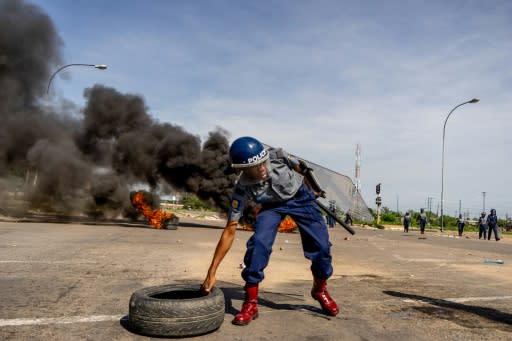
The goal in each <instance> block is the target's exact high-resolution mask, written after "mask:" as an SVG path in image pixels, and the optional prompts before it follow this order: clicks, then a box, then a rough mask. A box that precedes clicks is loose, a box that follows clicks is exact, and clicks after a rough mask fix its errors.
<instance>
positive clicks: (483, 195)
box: [482, 192, 486, 212]
mask: <svg viewBox="0 0 512 341" xmlns="http://www.w3.org/2000/svg"><path fill="white" fill-rule="evenodd" d="M485 193H486V192H482V198H483V204H484V206H483V207H484V208H483V210H482V212H485Z"/></svg>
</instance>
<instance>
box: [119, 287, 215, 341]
mask: <svg viewBox="0 0 512 341" xmlns="http://www.w3.org/2000/svg"><path fill="white" fill-rule="evenodd" d="M199 289H200V286H198V285H197V286H193V285H187V284H174V285H162V286H155V287H148V288H144V289H140V290H138V291H135V292H134V293H133V294H132V297H131V298H130V307H129V328H130V329H131V330H132V331H133V332H135V333H138V334H142V335H147V336H167V337H186V336H195V335H201V334H206V333H209V332H211V331H214V330H216V329H218V328H219V327H220V325H221V324H222V322H224V310H225V305H224V294H223V293H222V291H221V290H220V289H218V288H213V290H212V291H211V292H210V293H209V294H208V295H207V296H203V295H202V294H201V292H200V291H199Z"/></svg>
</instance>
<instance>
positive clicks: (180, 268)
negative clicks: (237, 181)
mask: <svg viewBox="0 0 512 341" xmlns="http://www.w3.org/2000/svg"><path fill="white" fill-rule="evenodd" d="M223 224H224V222H223V221H219V220H217V221H207V220H200V221H199V220H190V219H189V220H186V219H182V221H181V222H180V226H179V228H178V229H177V230H155V229H151V228H149V227H144V226H143V225H130V224H115V223H113V224H105V225H99V224H86V223H83V222H81V223H69V224H57V223H48V222H46V223H42V222H30V223H27V222H24V223H20V222H9V221H4V222H0V339H1V340H148V339H150V338H148V337H145V336H140V335H137V334H134V333H132V332H131V331H130V330H129V329H128V328H127V327H126V321H127V315H128V302H129V299H130V296H131V294H132V293H133V292H134V291H136V290H138V289H141V288H144V287H147V286H153V285H163V284H170V283H192V284H197V285H199V284H200V283H202V280H203V276H204V275H205V273H206V270H207V268H208V265H209V263H210V260H211V256H212V254H213V251H214V248H215V245H216V243H217V240H218V238H219V236H220V234H221V232H222V229H221V226H223ZM355 230H356V235H355V236H350V235H349V234H348V233H347V232H345V231H344V230H343V229H342V228H340V227H339V226H338V227H335V228H332V229H330V234H331V241H332V243H333V246H332V253H333V259H334V268H335V273H334V275H333V277H332V278H331V279H330V280H329V282H328V283H329V290H330V293H331V295H332V296H333V297H334V298H335V299H336V300H337V302H338V304H339V305H340V307H341V313H340V314H339V315H338V316H336V317H334V318H333V317H329V316H326V315H324V314H323V313H322V312H321V310H320V309H319V308H318V305H317V303H316V301H314V300H313V299H312V298H311V297H310V295H309V291H310V289H311V275H310V272H309V263H308V261H307V260H306V259H305V258H304V257H303V255H302V250H301V245H300V236H299V234H297V233H289V234H282V233H280V234H278V236H277V240H276V243H275V245H274V250H273V253H272V256H271V260H270V265H269V267H268V268H267V271H266V279H265V281H264V282H263V283H262V285H261V294H260V316H259V318H258V319H257V320H255V321H253V322H252V323H251V324H250V325H248V326H245V327H238V326H234V325H232V324H231V320H232V319H233V316H234V314H236V313H237V311H238V309H240V306H241V303H242V300H243V291H242V285H243V281H242V279H241V278H240V268H241V263H242V258H243V254H244V250H245V242H246V240H247V239H248V238H249V236H250V232H246V231H239V232H237V236H236V240H235V242H234V244H233V247H232V249H231V252H230V253H229V254H228V255H227V256H226V258H225V260H224V262H223V263H222V265H221V267H220V269H219V272H218V282H217V286H218V287H219V288H221V289H222V291H223V292H224V295H225V298H226V314H225V320H224V323H223V324H222V326H221V327H220V328H219V329H218V330H216V331H214V332H212V333H210V334H206V335H202V336H198V337H193V338H190V339H194V340H196V339H197V340H276V339H278V340H393V341H395V340H429V341H431V340H507V339H508V340H511V339H512V305H511V303H512V276H511V275H512V271H511V264H512V241H511V240H510V239H508V238H507V237H505V238H504V239H502V240H501V241H499V242H495V241H494V240H491V241H483V240H478V239H476V237H475V235H468V236H465V237H463V238H455V237H454V236H453V233H450V232H445V233H443V234H441V233H440V232H429V233H427V234H426V239H420V238H419V237H420V235H419V234H418V232H417V231H412V232H410V233H409V234H405V233H402V232H401V231H389V230H375V229H363V228H358V227H355ZM496 259H500V260H503V262H504V263H503V264H496V263H492V261H493V260H496ZM486 260H487V262H486Z"/></svg>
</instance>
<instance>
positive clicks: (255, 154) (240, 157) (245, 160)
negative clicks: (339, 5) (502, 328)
mask: <svg viewBox="0 0 512 341" xmlns="http://www.w3.org/2000/svg"><path fill="white" fill-rule="evenodd" d="M229 157H230V158H231V167H233V168H246V167H252V166H257V165H259V164H261V163H263V162H265V161H267V159H268V151H267V150H266V149H265V147H264V146H263V144H262V143H261V142H260V141H258V140H256V139H255V138H253V137H250V136H244V137H239V138H237V139H236V140H235V141H234V142H233V143H232V144H231V147H230V148H229Z"/></svg>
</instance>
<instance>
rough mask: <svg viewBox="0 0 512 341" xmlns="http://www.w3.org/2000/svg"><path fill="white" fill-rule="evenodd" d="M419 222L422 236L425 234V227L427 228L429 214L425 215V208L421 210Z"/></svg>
mask: <svg viewBox="0 0 512 341" xmlns="http://www.w3.org/2000/svg"><path fill="white" fill-rule="evenodd" d="M418 222H419V224H420V231H421V234H424V233H425V226H427V214H426V213H425V210H424V209H423V208H422V209H421V210H420V216H419V218H418Z"/></svg>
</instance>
